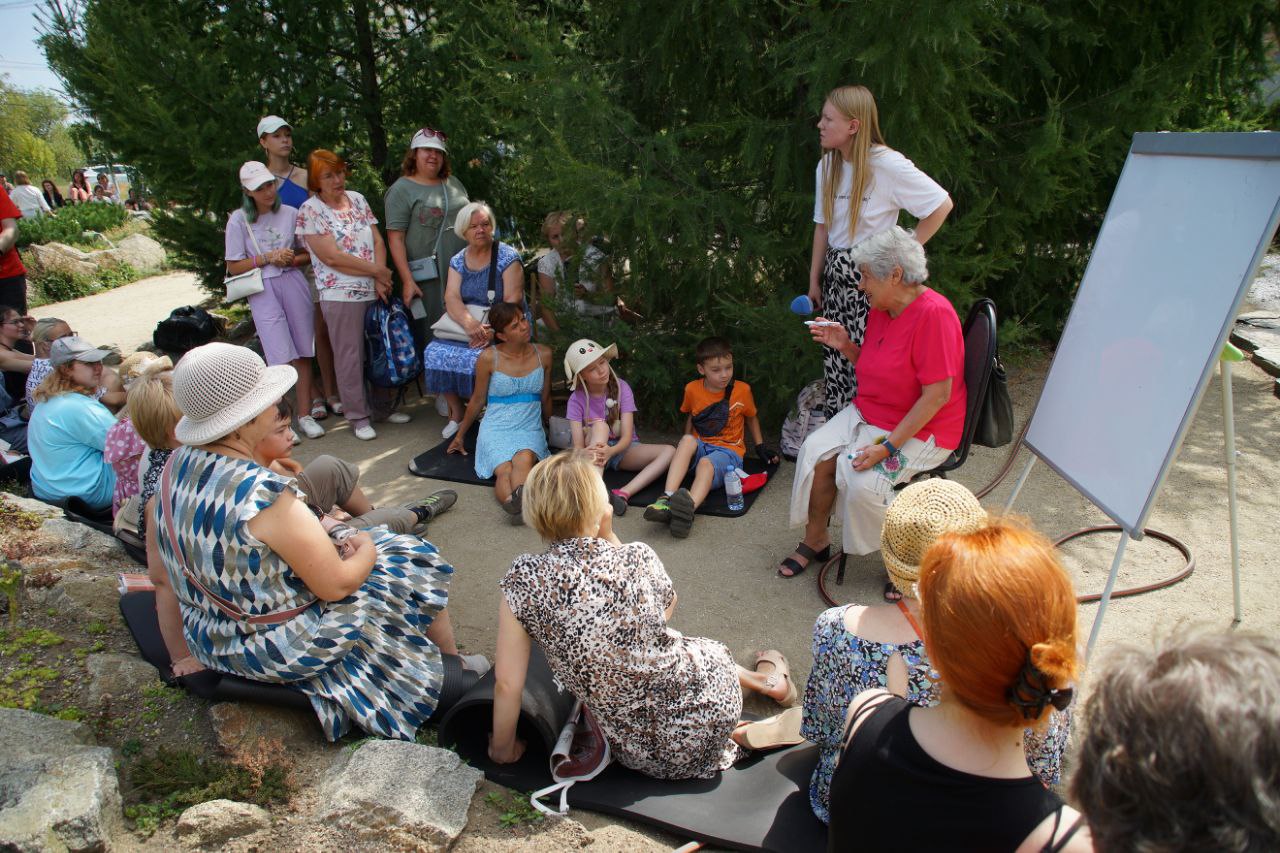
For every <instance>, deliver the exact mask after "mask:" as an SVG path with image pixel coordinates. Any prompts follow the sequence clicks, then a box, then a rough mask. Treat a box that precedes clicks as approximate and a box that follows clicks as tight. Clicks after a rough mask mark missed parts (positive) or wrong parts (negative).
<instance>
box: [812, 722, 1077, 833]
mask: <svg viewBox="0 0 1280 853" xmlns="http://www.w3.org/2000/svg"><path fill="white" fill-rule="evenodd" d="M864 707H865V706H864ZM913 707H914V706H913V705H912V704H911V703H909V702H907V701H906V700H905V699H900V698H898V697H896V696H895V697H892V698H889V699H886V700H884V701H883V702H882V703H881V704H879V705H875V706H874V708H872V709H871V710H870V711H869V712H868V713H866V714H865V715H864V716H865V720H864V722H863V723H862V727H861V728H859V729H858V731H857V733H856V734H854V736H853V740H852V741H851V742H850V743H849V744H848V746H846V747H845V750H844V754H843V755H842V756H841V758H840V764H839V765H838V766H837V767H836V771H835V774H834V775H833V776H832V777H831V826H830V829H829V831H828V833H827V850H829V851H844V850H858V851H874V850H973V851H983V853H995V851H1003V850H1016V849H1017V848H1018V845H1019V844H1021V843H1022V842H1023V841H1024V840H1026V837H1027V836H1028V835H1030V834H1031V831H1032V830H1033V829H1035V828H1036V827H1037V826H1039V825H1040V822H1041V821H1043V820H1044V819H1045V818H1046V817H1048V816H1049V815H1051V814H1053V813H1054V812H1056V811H1058V810H1059V809H1061V808H1062V801H1061V800H1060V799H1058V797H1057V796H1056V795H1055V794H1054V793H1053V792H1052V791H1048V790H1045V788H1044V786H1043V785H1041V784H1040V781H1039V780H1038V779H1036V777H1035V776H1030V775H1028V776H1026V777H1025V778H1022V779H992V778H990V777H987V776H974V775H973V774H970V773H963V772H961V771H959V770H954V769H952V768H950V767H947V766H946V765H944V764H941V763H939V762H938V761H937V760H935V759H934V758H932V757H930V756H929V754H928V753H927V752H925V751H924V750H923V749H922V748H921V747H920V744H919V743H917V742H916V739H915V736H914V735H912V734H911V727H910V725H909V724H908V723H907V715H908V713H909V712H910V710H911V708H913Z"/></svg>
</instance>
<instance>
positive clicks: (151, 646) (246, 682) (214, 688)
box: [120, 590, 568, 725]
mask: <svg viewBox="0 0 1280 853" xmlns="http://www.w3.org/2000/svg"><path fill="white" fill-rule="evenodd" d="M120 614H121V615H122V616H124V621H125V624H126V625H128V626H129V633H130V634H132V635H133V641H134V642H135V643H137V644H138V651H139V652H140V653H141V654H142V659H143V660H145V661H146V662H147V663H149V664H151V665H152V666H154V667H155V668H156V670H157V671H158V672H159V673H160V679H161V680H162V681H164V683H165V684H168V685H170V686H174V685H176V686H180V687H184V688H186V689H187V690H189V691H191V692H192V693H194V694H195V695H196V696H199V697H200V698H201V699H207V700H209V701H210V702H261V703H262V704H264V705H278V706H280V707H283V708H298V709H301V710H304V711H311V710H312V707H311V700H310V699H308V698H307V696H306V694H305V693H303V692H302V691H300V690H295V689H294V688H292V687H289V686H288V685H285V684H268V683H266V682H263V681H251V680H250V679H248V678H243V677H241V676H239V675H229V674H227V673H222V672H215V671H213V670H211V669H205V670H201V671H200V672H197V673H196V674H195V675H187V676H183V677H182V678H174V677H173V673H171V672H170V671H169V650H168V649H167V648H166V647H165V644H164V637H163V636H161V634H160V621H159V619H158V618H157V617H156V594H155V593H154V592H152V591H150V590H148V591H145V592H130V593H126V594H125V595H122V596H120ZM441 661H442V662H443V664H444V679H443V681H442V684H441V689H440V701H439V702H437V703H436V713H435V714H434V715H433V719H434V718H435V717H437V716H440V715H442V714H444V713H447V712H448V710H449V709H450V708H452V707H453V706H454V705H455V704H456V703H457V702H458V701H459V700H460V699H462V698H463V697H464V696H465V695H466V694H467V693H468V691H470V690H471V689H472V688H474V687H475V685H476V682H477V681H478V680H479V679H478V677H477V676H476V674H475V673H474V672H472V671H470V670H467V669H463V668H462V660H461V658H459V657H457V656H456V655H441ZM565 713H568V712H567V711H566V712H565ZM318 724H319V723H318V722H317V725H318Z"/></svg>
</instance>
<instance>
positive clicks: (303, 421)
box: [298, 415, 324, 438]
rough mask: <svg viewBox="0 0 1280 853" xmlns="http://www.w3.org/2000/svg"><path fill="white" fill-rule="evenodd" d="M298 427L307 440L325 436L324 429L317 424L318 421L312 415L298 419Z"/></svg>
mask: <svg viewBox="0 0 1280 853" xmlns="http://www.w3.org/2000/svg"><path fill="white" fill-rule="evenodd" d="M298 427H299V428H300V429H301V430H302V432H303V434H305V435H306V437H307V438H319V437H320V436H322V435H324V427H322V426H320V424H318V423H316V419H315V418H313V417H311V415H303V416H302V417H300V418H298Z"/></svg>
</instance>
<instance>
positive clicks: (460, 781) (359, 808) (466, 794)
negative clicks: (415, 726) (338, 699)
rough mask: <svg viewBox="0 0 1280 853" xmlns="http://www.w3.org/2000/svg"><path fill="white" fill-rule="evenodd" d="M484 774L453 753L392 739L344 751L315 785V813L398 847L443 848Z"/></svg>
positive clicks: (458, 827) (456, 829)
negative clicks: (316, 794) (317, 786)
mask: <svg viewBox="0 0 1280 853" xmlns="http://www.w3.org/2000/svg"><path fill="white" fill-rule="evenodd" d="M483 778H484V776H483V774H481V772H480V771H479V770H476V769H475V768H474V767H468V766H467V765H465V764H463V763H462V760H461V759H460V758H459V757H458V756H457V754H455V753H452V752H449V751H448V750H444V749H437V748H436V747H432V746H423V745H421V744H416V743H408V742H406V741H396V740H380V741H370V742H368V743H365V744H364V745H363V746H361V747H360V748H359V749H357V750H355V751H354V752H352V751H344V753H343V754H342V755H340V756H339V757H338V759H337V760H335V762H334V764H333V766H332V767H331V769H330V771H329V773H328V775H327V776H326V778H325V779H324V781H323V782H322V783H321V787H320V796H319V805H318V807H317V810H316V814H318V815H320V817H321V819H322V820H325V821H332V822H334V823H336V824H337V825H338V826H340V827H342V828H344V829H347V830H350V831H352V832H354V833H355V834H357V835H359V836H362V837H364V838H367V839H370V840H373V839H377V840H378V841H379V842H380V843H382V844H385V845H387V846H389V847H396V848H399V849H423V848H424V847H426V848H427V849H437V848H439V849H443V848H447V847H449V846H450V845H451V844H453V842H454V841H455V840H456V839H457V837H458V835H459V834H461V832H462V830H463V829H464V828H465V827H466V825H467V810H468V809H469V808H470V805H471V798H472V797H473V796H474V795H475V792H476V786H477V785H478V784H480V780H481V779H483Z"/></svg>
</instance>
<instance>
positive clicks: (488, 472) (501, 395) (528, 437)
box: [476, 347, 551, 480]
mask: <svg viewBox="0 0 1280 853" xmlns="http://www.w3.org/2000/svg"><path fill="white" fill-rule="evenodd" d="M490 351H491V352H492V353H493V374H492V375H491V376H490V377H489V399H488V400H487V401H486V403H487V408H486V409H485V412H484V417H483V418H482V419H481V421H480V434H479V435H478V436H476V476H477V477H480V478H481V479H484V480H487V479H489V478H490V477H492V476H493V471H494V469H495V468H497V467H498V466H499V465H501V464H502V463H503V462H510V461H511V457H512V456H515V455H516V454H517V453H519V452H520V451H521V450H532V451H533V452H534V454H536V455H537V457H538V458H539V459H545V458H546V457H547V456H549V455H551V450H550V449H549V448H548V447H547V433H546V431H544V430H543V428H542V364H541V363H539V364H538V366H537V367H535V368H534V369H533V370H531V371H529V372H528V373H527V374H525V375H524V376H508V375H507V374H505V373H502V372H501V371H499V370H498V351H497V350H496V349H494V348H492V347H490Z"/></svg>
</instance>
